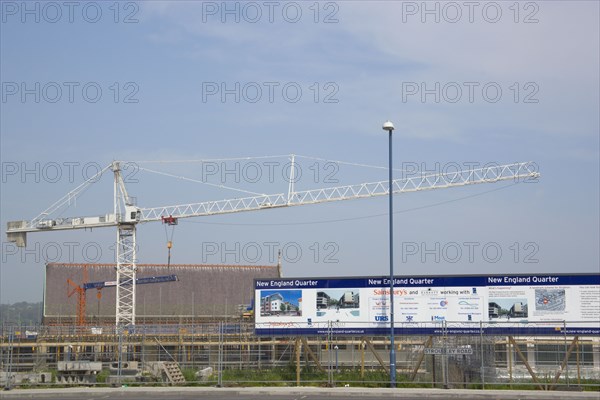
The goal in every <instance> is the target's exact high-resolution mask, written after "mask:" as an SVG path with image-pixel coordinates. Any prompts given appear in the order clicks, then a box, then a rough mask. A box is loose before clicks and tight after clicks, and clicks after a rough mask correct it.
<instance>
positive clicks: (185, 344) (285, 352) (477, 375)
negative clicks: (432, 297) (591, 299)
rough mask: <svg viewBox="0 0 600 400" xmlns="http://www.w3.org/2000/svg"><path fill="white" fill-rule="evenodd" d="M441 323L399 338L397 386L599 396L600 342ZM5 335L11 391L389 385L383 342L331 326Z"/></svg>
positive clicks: (8, 331)
mask: <svg viewBox="0 0 600 400" xmlns="http://www.w3.org/2000/svg"><path fill="white" fill-rule="evenodd" d="M537 325H539V324H537ZM436 326H441V327H442V329H441V330H440V331H437V332H438V333H436V334H435V335H426V334H423V335H407V334H399V335H397V336H396V338H395V346H396V358H397V362H396V367H397V386H398V387H439V388H479V389H486V388H489V389H499V388H512V389H538V390H564V389H569V390H595V391H600V337H599V336H598V335H589V336H585V335H582V336H574V335H569V334H568V330H567V329H562V328H561V326H560V325H557V328H556V334H554V335H544V336H532V335H524V334H520V335H502V336H500V335H493V334H489V333H487V331H486V330H485V329H483V328H480V329H473V328H476V325H475V324H474V327H472V328H471V329H469V330H468V332H469V333H461V334H456V333H452V332H451V331H449V330H447V329H444V327H446V326H447V325H446V323H442V324H437V325H436ZM480 326H481V325H480ZM564 326H566V325H565V324H563V327H564ZM523 328H524V329H523V330H522V331H523V332H526V331H527V329H526V328H527V327H526V326H523ZM400 332H404V331H403V330H402V329H400ZM0 333H1V342H0V348H1V355H0V362H1V368H0V370H1V372H0V384H1V385H2V386H5V387H14V386H20V387H26V386H35V385H73V384H87V385H106V384H109V385H110V384H112V385H122V384H127V385H163V384H187V385H208V386H260V385H265V386H271V385H278V386H286V385H288V386H292V385H293V386H295V385H303V386H306V385H315V386H370V387H377V386H381V387H385V386H389V364H390V363H389V352H390V340H389V337H387V336H347V335H343V336H338V335H336V334H335V330H334V329H330V330H328V333H327V334H326V335H322V336H302V337H296V336H268V335H261V336H257V335H255V332H254V324H253V323H252V322H245V321H239V320H237V321H220V322H212V323H208V322H206V323H198V324H185V325H184V324H181V325H174V324H170V325H136V326H134V327H130V328H129V329H116V328H115V327H114V326H94V327H91V326H86V327H76V326H15V325H4V326H2V327H1V332H0Z"/></svg>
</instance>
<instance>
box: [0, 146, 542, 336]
mask: <svg viewBox="0 0 600 400" xmlns="http://www.w3.org/2000/svg"><path fill="white" fill-rule="evenodd" d="M292 161H293V156H292ZM109 168H111V169H112V171H113V173H114V206H113V213H112V214H105V215H101V216H94V217H66V218H57V219H49V216H50V215H51V214H52V213H53V212H55V211H57V210H58V209H59V208H61V207H63V206H67V205H69V204H70V202H71V201H72V199H74V198H76V197H77V195H79V194H80V193H82V192H83V189H85V187H86V186H87V185H89V184H90V183H93V180H95V179H97V176H94V177H92V178H90V179H89V180H88V181H86V182H84V183H83V184H81V185H80V186H78V187H77V188H76V189H74V190H72V191H71V192H69V193H68V194H67V195H66V196H64V197H63V198H61V199H59V200H58V201H57V202H55V203H54V204H53V205H52V206H50V207H49V208H48V209H46V210H45V211H43V212H42V213H40V214H39V215H38V216H37V217H35V218H34V219H32V220H30V221H12V222H8V223H7V230H6V233H7V239H8V240H9V241H11V242H15V243H16V245H17V246H19V247H25V246H26V245H27V240H26V237H27V233H31V232H42V231H57V230H72V229H85V228H99V227H116V228H117V238H116V239H117V251H116V273H117V280H116V282H117V283H116V286H117V295H116V296H117V298H116V325H117V326H119V327H123V326H127V325H134V324H135V301H136V295H135V293H136V282H137V280H136V272H137V265H136V264H137V254H136V230H137V224H139V223H145V222H153V221H163V222H164V221H165V218H166V219H167V220H168V221H171V222H173V223H176V221H177V219H178V218H191V217H201V216H208V215H219V214H229V213H236V212H245V211H258V210H265V209H272V208H280V207H291V206H300V205H308V204H318V203H327V202H334V201H341V200H352V199H360V198H370V197H376V196H385V195H388V194H389V193H390V190H391V191H392V193H393V194H403V193H411V192H418V191H426V190H434V189H446V188H451V187H460V186H468V185H476V184H482V183H494V182H500V181H509V180H512V181H515V182H519V181H524V180H535V179H537V178H539V176H540V174H539V173H538V172H537V167H536V165H535V164H534V163H532V162H523V163H514V164H507V165H499V166H490V167H485V168H478V169H467V170H462V171H453V172H444V173H436V174H429V175H421V176H414V177H410V178H403V179H396V180H393V181H392V186H391V187H390V185H389V182H388V181H379V182H368V183H360V184H354V185H342V186H336V187H330V188H322V189H311V190H303V191H295V188H294V185H293V184H292V183H291V182H290V185H289V188H288V193H287V194H284V193H279V194H264V195H258V196H251V197H244V198H236V199H227V200H217V201H205V202H200V203H190V204H180V205H173V206H163V207H152V208H139V207H138V206H137V205H136V204H135V199H134V198H133V197H131V196H129V194H128V192H127V188H126V186H125V182H124V180H123V176H122V173H121V172H122V171H121V163H120V162H119V161H114V162H113V163H111V164H110V165H109V166H107V167H106V168H104V169H103V170H102V171H106V170H107V169H109Z"/></svg>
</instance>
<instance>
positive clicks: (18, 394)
mask: <svg viewBox="0 0 600 400" xmlns="http://www.w3.org/2000/svg"><path fill="white" fill-rule="evenodd" d="M0 398H1V399H6V400H9V399H36V400H57V399H65V400H103V399H125V400H163V399H166V400H169V399H182V400H187V399H199V398H201V399H203V400H234V399H235V400H238V399H242V400H327V399H328V400H331V399H335V398H339V399H345V400H347V399H348V398H350V399H365V400H375V399H377V400H386V399H403V400H417V399H418V400H422V399H438V400H453V399H457V400H458V399H460V400H479V399H486V400H487V399H493V400H579V399H582V400H584V399H585V400H588V399H589V400H600V392H543V391H532V390H530V391H509V390H485V391H483V390H462V389H455V390H444V389H394V390H392V389H368V388H331V389H328V388H315V387H307V388H302V387H301V388H296V387H294V388H284V387H278V388H221V389H219V388H194V387H182V388H180V387H176V388H175V387H157V388H137V387H136V388H71V389H29V390H11V391H5V392H0Z"/></svg>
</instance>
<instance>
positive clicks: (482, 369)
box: [479, 321, 485, 389]
mask: <svg viewBox="0 0 600 400" xmlns="http://www.w3.org/2000/svg"><path fill="white" fill-rule="evenodd" d="M479 343H480V351H481V355H480V357H481V388H482V389H485V363H484V361H483V355H484V354H485V352H484V351H483V321H479Z"/></svg>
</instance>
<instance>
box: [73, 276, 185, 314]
mask: <svg viewBox="0 0 600 400" xmlns="http://www.w3.org/2000/svg"><path fill="white" fill-rule="evenodd" d="M86 267H87V266H84V267H83V281H84V283H83V284H82V285H81V286H80V285H77V284H76V283H75V282H73V280H71V279H67V284H69V285H70V286H72V289H71V290H70V291H68V292H67V297H69V298H70V297H71V296H73V295H74V294H75V293H77V326H84V325H85V324H86V320H85V310H86V296H85V294H86V291H87V290H88V289H96V290H97V293H96V298H97V299H98V312H100V299H101V298H102V289H103V288H105V287H112V286H117V281H104V282H86V281H87V278H88V274H87V268H86ZM178 280H179V279H178V278H177V275H164V276H147V277H141V278H137V279H136V280H135V284H136V285H143V284H147V283H161V282H174V281H178ZM125 284H129V285H131V284H132V282H131V281H130V282H129V283H127V282H125Z"/></svg>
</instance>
